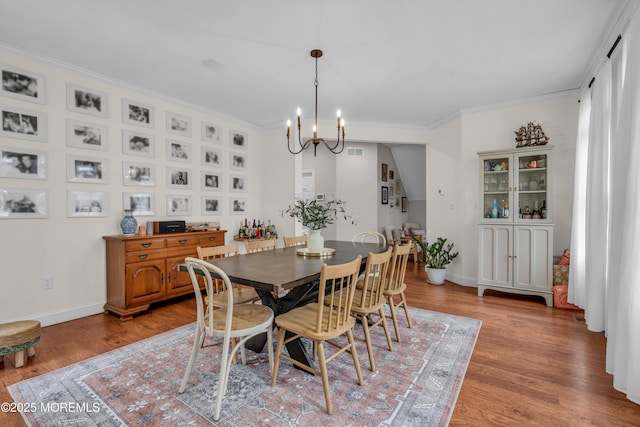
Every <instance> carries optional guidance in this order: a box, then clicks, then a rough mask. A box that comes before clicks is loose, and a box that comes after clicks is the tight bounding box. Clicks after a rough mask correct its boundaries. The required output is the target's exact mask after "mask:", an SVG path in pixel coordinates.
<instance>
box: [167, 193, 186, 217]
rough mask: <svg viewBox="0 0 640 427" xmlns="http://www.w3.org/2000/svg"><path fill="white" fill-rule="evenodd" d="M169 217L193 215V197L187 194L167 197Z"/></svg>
mask: <svg viewBox="0 0 640 427" xmlns="http://www.w3.org/2000/svg"><path fill="white" fill-rule="evenodd" d="M167 215H168V216H184V215H191V196H190V195H186V194H169V195H167Z"/></svg>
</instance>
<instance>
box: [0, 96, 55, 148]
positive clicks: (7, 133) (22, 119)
mask: <svg viewBox="0 0 640 427" xmlns="http://www.w3.org/2000/svg"><path fill="white" fill-rule="evenodd" d="M0 116H1V118H2V128H0V136H4V137H6V138H18V139H28V140H31V141H38V142H46V141H47V114H46V113H43V112H41V111H33V110H25V109H22V108H18V107H14V106H8V105H0Z"/></svg>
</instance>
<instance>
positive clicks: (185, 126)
mask: <svg viewBox="0 0 640 427" xmlns="http://www.w3.org/2000/svg"><path fill="white" fill-rule="evenodd" d="M166 117H167V128H166V130H167V133H173V134H176V135H182V136H185V137H191V117H189V116H187V115H184V114H178V113H174V112H171V111H167V113H166Z"/></svg>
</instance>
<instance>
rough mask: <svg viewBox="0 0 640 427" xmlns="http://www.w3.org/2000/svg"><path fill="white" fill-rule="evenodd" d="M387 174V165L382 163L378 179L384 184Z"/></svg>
mask: <svg viewBox="0 0 640 427" xmlns="http://www.w3.org/2000/svg"><path fill="white" fill-rule="evenodd" d="M388 173H389V165H387V164H386V163H382V168H381V170H380V179H381V180H382V181H384V182H387V174H388Z"/></svg>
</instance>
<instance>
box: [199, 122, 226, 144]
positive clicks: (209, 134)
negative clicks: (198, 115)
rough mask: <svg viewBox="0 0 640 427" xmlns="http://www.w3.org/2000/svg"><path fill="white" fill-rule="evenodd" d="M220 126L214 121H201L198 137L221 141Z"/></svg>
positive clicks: (205, 139)
mask: <svg viewBox="0 0 640 427" xmlns="http://www.w3.org/2000/svg"><path fill="white" fill-rule="evenodd" d="M221 135H222V126H219V125H217V124H215V123H211V122H205V121H204V120H203V121H202V124H201V126H200V138H201V139H202V140H203V141H207V142H215V143H220V142H222V137H221Z"/></svg>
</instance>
